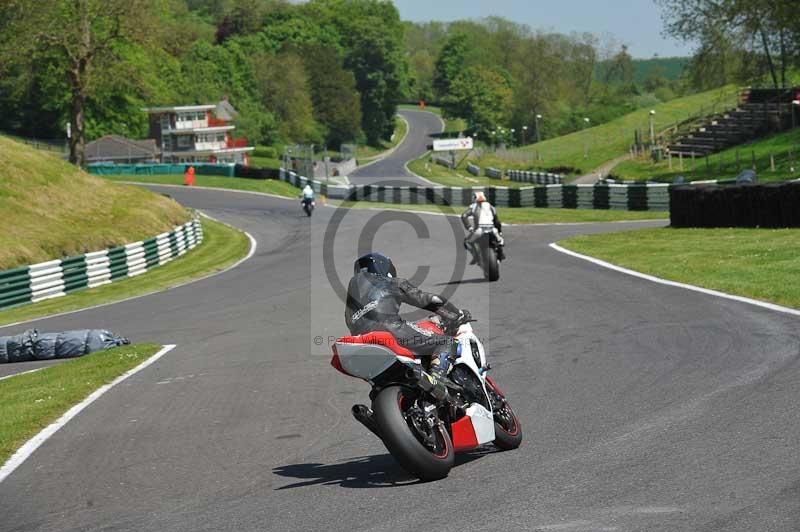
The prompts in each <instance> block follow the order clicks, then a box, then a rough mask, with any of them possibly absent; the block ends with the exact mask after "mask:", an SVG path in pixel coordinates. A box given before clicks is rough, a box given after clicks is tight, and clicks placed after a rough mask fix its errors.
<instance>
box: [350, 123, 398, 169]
mask: <svg viewBox="0 0 800 532" xmlns="http://www.w3.org/2000/svg"><path fill="white" fill-rule="evenodd" d="M406 134H408V123H407V122H406V121H405V120H402V119H401V118H400V117H399V116H398V117H395V119H394V135H393V136H392V140H391V141H389V142H382V143H381V145H380V146H370V145H368V144H359V145H358V147H357V148H356V150H357V153H356V160H357V161H358V164H359V165H361V164H365V163H368V162H370V161H374V160H375V159H379V158H381V157H383V156H385V155H386V152H387V151H389V150H391V149H393V148H395V147H397V145H399V144H400V143H401V142H402V141H403V139H404V138H406Z"/></svg>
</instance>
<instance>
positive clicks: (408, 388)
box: [331, 316, 522, 481]
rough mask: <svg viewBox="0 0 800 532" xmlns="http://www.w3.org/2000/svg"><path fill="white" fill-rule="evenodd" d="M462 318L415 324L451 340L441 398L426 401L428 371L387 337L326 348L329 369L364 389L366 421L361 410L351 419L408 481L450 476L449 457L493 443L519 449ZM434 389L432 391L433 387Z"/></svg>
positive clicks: (431, 383) (479, 347)
mask: <svg viewBox="0 0 800 532" xmlns="http://www.w3.org/2000/svg"><path fill="white" fill-rule="evenodd" d="M471 321H475V320H472V319H471V318H469V317H468V316H466V317H462V318H461V319H459V320H457V321H455V322H453V323H449V324H443V322H442V320H441V319H440V318H439V317H438V316H432V317H429V318H427V319H425V320H421V321H418V322H416V326H417V327H420V328H423V329H428V330H430V331H432V332H434V333H436V334H449V335H454V336H455V338H456V340H457V351H456V355H457V358H456V359H455V361H454V362H453V363H452V364H451V365H450V370H449V373H448V377H447V379H446V382H445V380H444V379H443V383H444V384H445V386H446V387H447V391H448V393H447V394H446V397H445V398H444V399H437V396H439V397H440V396H441V394H436V396H434V390H435V389H436V386H435V384H436V379H435V377H433V376H432V375H430V373H428V371H426V370H429V369H430V368H429V367H426V364H425V363H423V361H422V360H420V358H419V357H417V356H415V355H414V354H413V353H412V352H411V351H409V350H408V349H406V348H405V347H403V346H401V345H400V344H399V343H398V342H397V340H396V338H395V337H394V336H393V335H392V334H390V333H388V332H383V331H380V332H371V333H368V334H363V335H360V336H346V337H343V338H340V339H338V340H337V341H336V343H335V344H334V345H333V347H332V350H333V358H332V359H331V365H332V366H333V367H334V368H336V369H337V370H339V371H340V372H342V373H344V374H345V375H348V376H351V377H357V378H360V379H363V380H365V381H367V382H368V383H369V384H370V385H371V386H372V391H371V392H370V394H369V395H370V399H371V400H372V411H373V415H372V417H371V419H372V421H371V423H367V422H366V421H365V420H364V412H359V411H358V409H359V408H361V409H363V410H366V408H365V407H363V406H359V405H356V406H354V407H353V414H354V415H355V417H356V418H357V419H359V421H362V423H364V424H365V425H366V426H367V428H369V429H370V430H371V431H373V432H374V433H375V434H376V435H377V436H378V437H379V438H380V439H381V440H383V443H384V445H386V448H387V449H388V450H389V453H391V455H392V456H393V457H394V458H395V460H397V462H398V463H399V464H400V465H401V466H402V467H403V469H405V470H406V471H407V472H408V473H410V474H411V475H413V476H415V477H417V478H419V479H421V480H426V481H427V480H438V479H441V478H444V477H446V476H447V475H448V473H449V472H450V469H451V468H452V467H453V463H454V454H455V453H457V452H462V451H469V450H471V449H475V448H476V447H478V446H480V445H483V444H487V443H493V444H494V445H495V446H497V447H498V448H500V449H502V450H510V449H516V448H517V447H519V445H520V444H521V443H522V429H521V427H520V424H519V421H517V417H516V416H515V415H514V411H513V410H512V409H511V405H509V403H508V401H507V400H506V397H505V394H504V393H503V391H502V390H501V389H500V388H499V387H498V386H497V384H495V382H494V381H493V380H492V378H491V377H489V376H488V375H487V373H488V371H489V370H490V369H491V366H490V365H489V364H488V363H487V362H486V352H485V351H484V348H483V344H482V343H481V342H480V340H479V339H478V337H477V336H476V335H475V333H474V332H473V329H472V325H471V324H470V322H471ZM439 389H440V388H439Z"/></svg>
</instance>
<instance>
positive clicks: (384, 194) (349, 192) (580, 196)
mask: <svg viewBox="0 0 800 532" xmlns="http://www.w3.org/2000/svg"><path fill="white" fill-rule="evenodd" d="M280 177H281V179H282V180H284V181H287V182H289V183H291V184H292V185H294V186H296V187H298V188H302V187H304V186H305V185H306V183H308V184H310V185H311V187H312V188H313V189H314V191H316V192H317V193H318V194H322V195H324V196H328V197H330V198H338V199H348V200H351V201H377V202H385V203H398V204H406V205H421V204H436V205H461V206H466V205H469V204H470V202H471V201H472V193H473V192H475V191H477V190H481V191H483V192H484V193H485V194H486V198H487V199H488V200H489V201H490V202H491V203H492V204H494V205H497V206H500V207H543V208H544V207H555V208H561V209H616V210H626V211H666V210H669V187H670V185H668V184H661V183H659V184H645V183H641V184H639V183H637V184H627V185H618V184H605V183H599V184H595V185H546V186H539V187H520V188H509V187H494V186H489V187H487V186H476V187H445V186H431V187H425V186H413V185H409V186H389V185H328V184H327V183H324V182H321V181H315V180H313V179H308V178H306V177H302V176H299V175H297V174H296V173H294V172H287V171H285V170H281V173H280Z"/></svg>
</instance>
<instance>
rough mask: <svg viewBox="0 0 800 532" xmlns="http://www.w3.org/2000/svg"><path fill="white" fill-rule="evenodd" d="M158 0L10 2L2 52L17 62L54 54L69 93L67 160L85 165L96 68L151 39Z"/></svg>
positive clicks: (106, 66) (110, 62)
mask: <svg viewBox="0 0 800 532" xmlns="http://www.w3.org/2000/svg"><path fill="white" fill-rule="evenodd" d="M157 11H158V4H157V0H71V1H68V0H9V2H7V3H6V4H5V12H4V13H3V15H4V16H6V17H8V18H7V19H6V26H5V27H4V28H3V30H4V31H3V34H4V38H3V42H2V44H1V47H2V55H3V56H4V57H6V58H9V56H10V55H13V56H15V59H13V60H15V61H19V60H33V61H36V60H38V59H40V58H43V57H45V58H52V59H54V60H55V65H56V68H58V69H59V70H60V71H61V74H62V75H63V76H64V77H65V78H66V81H67V87H68V91H69V99H70V103H69V123H70V126H71V137H70V139H69V148H70V155H69V160H70V162H72V163H74V164H78V165H80V166H84V165H85V162H86V160H85V154H84V145H85V119H86V116H85V110H86V99H87V98H88V97H89V95H90V93H91V91H92V85H93V81H94V79H95V77H96V71H97V70H98V69H100V68H113V67H114V65H115V63H116V62H117V55H116V53H115V48H116V47H117V46H118V45H119V44H120V43H124V42H141V41H144V40H145V39H146V38H147V27H148V21H151V20H152V15H153V13H156V12H157Z"/></svg>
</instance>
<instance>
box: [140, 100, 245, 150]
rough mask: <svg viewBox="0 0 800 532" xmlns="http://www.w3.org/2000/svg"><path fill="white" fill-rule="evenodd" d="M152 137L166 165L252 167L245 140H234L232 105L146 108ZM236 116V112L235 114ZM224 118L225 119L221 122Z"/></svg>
mask: <svg viewBox="0 0 800 532" xmlns="http://www.w3.org/2000/svg"><path fill="white" fill-rule="evenodd" d="M143 111H144V112H146V113H148V114H149V115H150V137H151V138H154V139H155V140H156V145H157V146H158V147H159V148H160V149H161V157H162V161H163V162H165V163H192V162H211V163H238V164H243V165H245V166H248V165H249V164H250V161H249V157H248V153H249V152H251V151H253V148H252V147H250V146H247V140H246V139H236V138H233V136H232V132H233V130H234V129H235V128H236V126H234V125H231V124H230V123H229V122H230V119H231V111H232V107H231V106H230V103H228V102H227V101H226V100H223V101H222V102H220V103H219V104H218V105H213V104H211V105H183V106H176V107H147V108H145V109H143ZM234 113H235V111H234ZM220 117H224V118H220Z"/></svg>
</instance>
